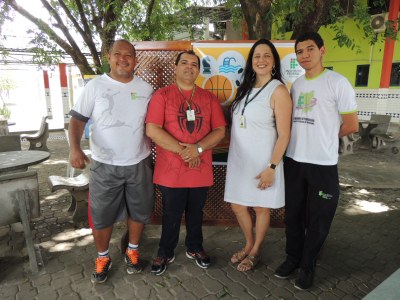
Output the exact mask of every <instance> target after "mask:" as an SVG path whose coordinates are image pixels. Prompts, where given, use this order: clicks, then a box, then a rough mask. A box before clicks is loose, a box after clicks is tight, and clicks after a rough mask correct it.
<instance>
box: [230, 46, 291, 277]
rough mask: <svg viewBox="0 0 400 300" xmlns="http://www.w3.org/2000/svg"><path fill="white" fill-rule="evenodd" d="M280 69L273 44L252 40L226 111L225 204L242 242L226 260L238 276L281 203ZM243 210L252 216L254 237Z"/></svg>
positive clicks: (285, 102) (285, 129)
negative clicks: (234, 265) (228, 137)
mask: <svg viewBox="0 0 400 300" xmlns="http://www.w3.org/2000/svg"><path fill="white" fill-rule="evenodd" d="M280 66H281V64H280V58H279V54H278V52H277V51H276V48H275V46H274V45H273V44H272V43H271V42H270V41H269V40H266V39H261V40H259V41H257V42H256V43H255V44H254V45H253V47H252V48H251V49H250V53H249V56H248V58H247V63H246V67H245V71H244V74H243V82H242V83H241V85H240V86H239V88H238V91H237V95H236V98H235V100H234V101H233V103H232V107H231V114H232V130H231V142H230V146H229V155H228V168H227V176H226V184H225V201H226V202H230V203H231V207H232V210H233V212H234V213H235V216H236V218H237V221H238V223H239V226H240V228H241V229H242V231H243V234H244V238H245V240H246V244H245V246H244V248H243V249H241V250H239V251H238V252H236V253H235V254H233V256H232V258H231V262H232V263H239V265H238V267H237V269H238V270H239V271H242V272H245V271H248V270H251V269H253V267H254V266H255V265H256V264H257V262H258V260H259V257H260V247H261V244H262V242H263V240H264V237H265V235H266V233H267V231H268V228H269V223H270V209H271V208H280V207H283V206H284V205H285V191H284V178H283V162H282V156H283V154H284V153H285V150H286V147H287V145H288V142H289V138H290V126H291V115H292V101H291V99H290V95H289V92H288V89H287V87H286V86H285V85H284V84H283V82H282V76H281V70H280ZM249 207H252V208H253V209H254V211H255V215H256V221H255V235H254V233H253V223H252V218H251V215H250V212H249V210H248V208H249Z"/></svg>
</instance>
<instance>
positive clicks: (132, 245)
mask: <svg viewBox="0 0 400 300" xmlns="http://www.w3.org/2000/svg"><path fill="white" fill-rule="evenodd" d="M138 248H139V245H134V244H131V243H129V244H128V250H137V249H138Z"/></svg>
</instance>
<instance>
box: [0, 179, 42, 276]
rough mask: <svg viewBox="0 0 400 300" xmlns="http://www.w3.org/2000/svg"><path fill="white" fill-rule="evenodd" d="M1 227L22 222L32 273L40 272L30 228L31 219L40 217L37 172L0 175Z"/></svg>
mask: <svg viewBox="0 0 400 300" xmlns="http://www.w3.org/2000/svg"><path fill="white" fill-rule="evenodd" d="M0 199H1V203H0V226H4V225H11V224H14V223H18V222H21V223H22V226H23V229H24V235H25V242H26V247H27V250H28V255H29V264H30V267H31V270H32V273H37V272H38V260H39V261H41V258H40V251H39V253H38V254H37V253H36V251H35V245H34V243H33V237H32V231H31V228H30V221H31V218H37V217H39V216H40V202H39V183H38V175H37V172H36V171H27V172H18V173H11V174H7V175H0ZM37 255H38V256H37Z"/></svg>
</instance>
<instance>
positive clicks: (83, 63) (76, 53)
mask: <svg viewBox="0 0 400 300" xmlns="http://www.w3.org/2000/svg"><path fill="white" fill-rule="evenodd" d="M8 3H9V5H10V6H11V7H12V8H13V9H14V10H15V11H17V12H18V13H20V14H21V15H22V16H24V17H25V18H27V19H28V20H29V21H31V22H32V23H33V24H35V25H36V26H37V27H38V28H39V29H40V30H41V31H42V32H43V33H45V34H46V35H47V36H48V37H49V38H50V39H51V40H53V41H54V42H56V43H57V44H58V45H59V46H60V47H61V48H62V49H63V50H64V51H65V52H66V53H67V54H68V55H70V56H71V58H72V60H73V61H74V63H75V64H76V66H77V67H78V68H79V70H80V71H81V73H82V74H93V70H92V68H91V67H90V65H89V63H88V61H87V59H86V57H85V56H84V55H83V54H82V53H81V52H80V50H79V48H77V49H75V48H74V47H71V46H70V45H69V44H68V43H66V42H65V40H64V39H63V38H62V37H60V36H59V35H58V34H57V33H56V32H55V31H54V30H53V29H51V28H50V27H49V26H48V25H47V24H46V23H45V22H44V21H43V20H41V19H39V18H36V17H35V16H33V15H31V14H30V13H29V12H28V11H27V10H25V9H24V8H23V7H22V6H20V5H18V4H17V2H16V1H15V0H10V1H9V2H8ZM61 31H62V32H63V33H64V34H65V32H64V31H63V30H62V29H61Z"/></svg>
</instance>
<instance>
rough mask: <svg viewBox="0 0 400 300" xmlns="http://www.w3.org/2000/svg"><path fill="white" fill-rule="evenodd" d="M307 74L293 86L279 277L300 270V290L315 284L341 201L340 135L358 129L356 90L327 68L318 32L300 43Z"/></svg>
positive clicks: (297, 47)
mask: <svg viewBox="0 0 400 300" xmlns="http://www.w3.org/2000/svg"><path fill="white" fill-rule="evenodd" d="M295 51H296V56H297V60H298V62H299V64H300V65H301V67H303V68H304V69H305V71H306V72H305V75H303V76H301V77H300V78H298V79H297V80H296V81H295V82H294V84H293V86H292V88H291V96H292V99H293V116H292V132H291V139H290V142H289V146H288V148H287V152H286V158H285V161H284V163H285V165H284V171H285V195H286V197H285V198H286V206H285V225H286V254H287V258H286V260H285V261H284V262H283V263H282V264H281V265H280V266H279V267H278V268H277V270H276V271H275V276H276V277H278V278H287V277H289V275H290V274H292V273H293V272H294V271H295V270H296V269H297V268H300V270H299V273H298V277H297V279H296V281H295V287H296V288H298V289H301V290H305V289H308V288H310V287H311V286H312V284H313V278H314V268H315V263H316V259H317V256H318V253H319V251H320V250H321V248H322V246H323V244H324V242H325V240H326V238H327V236H328V233H329V229H330V226H331V223H332V220H333V217H334V215H335V211H336V207H337V204H338V199H339V177H338V169H337V162H338V148H339V137H342V136H345V135H348V134H351V133H353V132H357V131H358V118H357V111H356V109H357V105H356V100H355V92H354V89H353V87H352V86H351V85H350V83H349V81H348V80H347V79H346V78H345V77H343V76H342V75H340V74H338V73H336V72H333V71H331V70H328V69H325V68H324V67H323V65H322V59H323V56H324V54H325V51H326V50H325V47H324V42H323V40H322V38H321V36H320V35H319V34H318V33H315V32H308V33H304V34H302V35H301V36H300V37H299V38H298V39H297V40H296V42H295Z"/></svg>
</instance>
